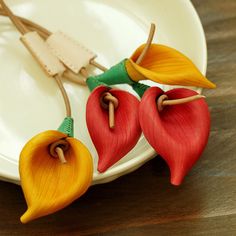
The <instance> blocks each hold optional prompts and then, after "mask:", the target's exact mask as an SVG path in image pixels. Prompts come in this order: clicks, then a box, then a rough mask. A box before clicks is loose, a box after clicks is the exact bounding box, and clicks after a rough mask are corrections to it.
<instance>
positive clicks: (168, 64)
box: [126, 44, 216, 88]
mask: <svg viewBox="0 0 236 236" xmlns="http://www.w3.org/2000/svg"><path fill="white" fill-rule="evenodd" d="M144 47H145V44H144V45H142V46H140V47H139V48H138V49H137V50H136V51H135V52H134V54H133V55H132V57H131V58H130V59H128V60H127V61H126V69H127V72H128V74H129V76H130V77H131V79H132V80H134V81H136V82H137V81H139V80H147V79H148V80H152V81H155V82H157V83H160V84H169V85H183V86H196V87H202V88H215V87H216V86H215V84H213V83H212V82H210V81H209V80H208V79H207V78H206V77H205V76H203V75H202V73H201V72H200V71H199V70H198V69H197V67H196V66H195V65H194V64H193V63H192V62H191V60H190V59H188V58H187V57H186V56H184V55H183V54H182V53H180V52H178V51H177V50H175V49H173V48H170V47H167V46H164V45H159V44H152V45H151V46H150V48H149V50H148V52H147V54H146V55H145V57H144V59H143V60H142V62H141V63H140V64H139V65H138V64H136V63H135V62H136V60H137V59H138V57H139V55H140V54H141V53H142V51H143V49H144Z"/></svg>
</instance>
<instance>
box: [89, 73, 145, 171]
mask: <svg viewBox="0 0 236 236" xmlns="http://www.w3.org/2000/svg"><path fill="white" fill-rule="evenodd" d="M87 83H88V86H89V88H90V89H91V91H92V93H91V95H90V97H89V99H88V101H87V107H86V122H87V127H88V131H89V134H90V137H91V139H92V141H93V144H94V146H95V148H96V150H97V153H98V157H99V161H98V171H99V172H104V171H106V170H107V169H108V168H109V167H110V166H112V165H114V164H115V163H116V162H117V161H118V160H120V159H121V158H122V157H123V156H125V155H126V154H127V153H128V152H129V151H130V150H132V149H133V147H134V146H135V145H136V143H137V142H138V140H139V137H140V135H141V128H140V124H139V118H138V106H139V101H138V99H137V98H136V97H135V96H133V95H132V94H130V93H128V92H126V91H122V90H120V89H114V88H109V87H107V86H105V85H102V84H101V83H98V82H97V81H96V79H95V78H94V77H89V78H88V79H87ZM109 97H110V99H111V100H109ZM112 102H113V103H114V108H113V109H115V110H114V116H115V118H114V119H115V126H112V127H111V126H108V125H107V124H108V120H109V115H108V110H109V109H110V105H111V103H112Z"/></svg>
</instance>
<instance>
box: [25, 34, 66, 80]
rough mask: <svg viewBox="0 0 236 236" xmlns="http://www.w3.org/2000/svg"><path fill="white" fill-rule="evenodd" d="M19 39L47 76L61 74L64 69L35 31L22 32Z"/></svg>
mask: <svg viewBox="0 0 236 236" xmlns="http://www.w3.org/2000/svg"><path fill="white" fill-rule="evenodd" d="M21 41H22V42H23V44H24V45H25V47H26V48H27V49H28V50H29V51H30V53H31V54H32V55H33V56H34V57H35V59H36V60H37V61H38V62H39V64H40V65H41V66H42V68H43V69H44V70H45V72H46V73H47V74H48V75H49V76H54V75H56V74H61V73H63V72H64V71H65V70H66V68H65V67H64V65H63V64H62V63H61V62H60V61H59V60H58V58H57V57H56V56H54V55H53V53H52V52H51V50H50V49H49V47H48V45H47V44H46V43H45V42H44V40H43V39H42V38H41V37H40V36H39V34H38V33H37V32H29V33H26V34H24V35H23V36H22V37H21Z"/></svg>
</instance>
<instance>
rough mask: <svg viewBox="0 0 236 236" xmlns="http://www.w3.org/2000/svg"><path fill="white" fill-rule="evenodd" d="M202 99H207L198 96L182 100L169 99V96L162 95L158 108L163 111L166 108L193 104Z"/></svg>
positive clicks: (158, 101)
mask: <svg viewBox="0 0 236 236" xmlns="http://www.w3.org/2000/svg"><path fill="white" fill-rule="evenodd" d="M202 98H204V99H205V98H206V97H205V96H204V95H201V94H198V95H194V96H191V97H186V98H180V99H168V96H167V95H165V94H164V95H161V96H160V97H159V98H158V100H157V107H158V110H159V111H162V110H163V109H164V107H165V106H172V105H180V104H184V103H188V102H193V101H196V100H199V99H202Z"/></svg>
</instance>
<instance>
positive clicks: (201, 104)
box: [139, 87, 210, 185]
mask: <svg viewBox="0 0 236 236" xmlns="http://www.w3.org/2000/svg"><path fill="white" fill-rule="evenodd" d="M163 95H164V96H163ZM194 95H197V93H196V92H194V91H192V90H190V89H184V88H179V89H172V90H169V91H168V92H165V93H164V92H163V91H162V90H161V89H160V88H158V87H152V88H150V89H148V90H147V91H146V92H145V93H144V96H143V97H142V100H141V103H140V107H139V121H140V125H141V127H142V131H143V133H144V136H145V137H146V139H147V140H148V142H149V143H150V144H151V146H152V147H153V148H154V149H155V150H156V151H157V153H159V154H160V155H161V157H162V158H164V159H165V160H166V162H167V164H168V165H169V168H170V172H171V183H172V184H174V185H179V184H180V183H181V182H182V180H183V178H184V176H185V175H186V174H187V173H188V171H189V170H190V169H191V167H192V166H193V165H194V163H195V162H196V161H197V160H198V159H199V157H200V155H201V154H202V152H203V150H204V148H205V146H206V144H207V140H208V136H209V131H210V114H209V110H208V106H207V104H206V102H205V100H204V99H199V100H196V101H191V102H187V103H184V104H178V105H172V106H168V103H167V104H166V106H165V105H164V103H163V102H164V101H165V99H169V100H168V101H172V102H173V101H174V100H175V99H180V100H181V99H183V98H187V97H191V96H194ZM180 100H179V101H180ZM183 102H185V101H183Z"/></svg>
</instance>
